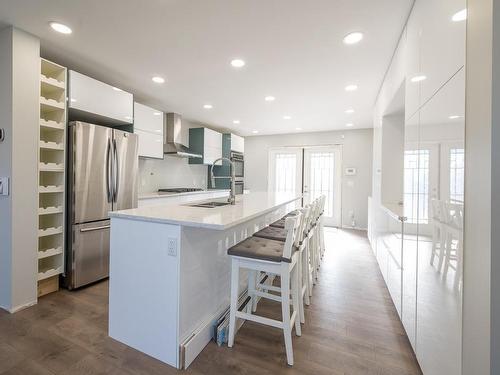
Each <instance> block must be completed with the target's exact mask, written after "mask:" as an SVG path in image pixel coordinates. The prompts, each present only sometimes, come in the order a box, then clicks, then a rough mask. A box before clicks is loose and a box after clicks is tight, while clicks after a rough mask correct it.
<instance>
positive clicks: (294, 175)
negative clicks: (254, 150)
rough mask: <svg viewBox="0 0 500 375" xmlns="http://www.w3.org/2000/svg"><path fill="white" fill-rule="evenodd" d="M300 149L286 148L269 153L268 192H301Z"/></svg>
mask: <svg viewBox="0 0 500 375" xmlns="http://www.w3.org/2000/svg"><path fill="white" fill-rule="evenodd" d="M302 154H303V152H302V148H299V147H286V148H279V149H272V150H270V151H269V177H268V189H269V191H270V192H279V193H295V194H299V193H301V192H302Z"/></svg>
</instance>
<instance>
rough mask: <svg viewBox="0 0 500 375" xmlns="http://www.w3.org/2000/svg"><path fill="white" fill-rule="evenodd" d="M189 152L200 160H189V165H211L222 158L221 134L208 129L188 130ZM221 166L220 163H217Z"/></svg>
mask: <svg viewBox="0 0 500 375" xmlns="http://www.w3.org/2000/svg"><path fill="white" fill-rule="evenodd" d="M189 150H190V152H192V153H194V154H200V155H201V156H202V157H201V158H190V159H189V164H208V165H211V164H212V163H213V162H214V161H215V160H216V159H218V158H220V157H221V156H222V134H221V133H219V132H216V131H215V130H212V129H208V128H191V129H189ZM217 165H222V161H219V162H217Z"/></svg>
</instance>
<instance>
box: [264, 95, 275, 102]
mask: <svg viewBox="0 0 500 375" xmlns="http://www.w3.org/2000/svg"><path fill="white" fill-rule="evenodd" d="M264 100H265V101H266V102H274V101H275V100H276V98H275V97H274V96H271V95H269V96H266V97H265V98H264Z"/></svg>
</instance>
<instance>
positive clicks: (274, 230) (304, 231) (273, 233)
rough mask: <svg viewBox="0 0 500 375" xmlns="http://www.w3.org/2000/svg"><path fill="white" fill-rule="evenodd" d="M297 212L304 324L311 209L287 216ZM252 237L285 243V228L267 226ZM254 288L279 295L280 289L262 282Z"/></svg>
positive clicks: (308, 302) (307, 289)
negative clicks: (298, 216)
mask: <svg viewBox="0 0 500 375" xmlns="http://www.w3.org/2000/svg"><path fill="white" fill-rule="evenodd" d="M299 212H300V213H301V214H302V219H301V224H300V225H299V231H298V237H299V241H298V249H297V251H298V252H299V256H298V262H299V264H298V272H299V291H300V296H299V297H300V298H299V312H300V322H301V323H305V313H304V303H305V304H306V305H308V306H309V305H310V299H309V293H310V292H309V289H310V287H311V286H310V282H309V280H310V276H309V270H310V268H309V248H308V241H307V240H306V239H307V236H308V234H309V220H310V217H311V216H310V212H311V207H310V206H306V207H304V208H303V209H300V210H297V211H295V212H294V214H292V215H290V214H289V215H290V216H289V217H293V216H296V215H297V213H299ZM287 216H288V215H287ZM253 235H254V237H260V238H266V239H269V240H275V241H281V242H285V241H286V235H287V231H286V229H285V228H279V227H271V226H269V227H266V228H264V229H261V230H260V231H258V232H256V233H254V234H253ZM268 277H269V275H268ZM256 288H257V290H267V291H274V292H279V293H281V289H280V287H276V286H273V285H266V284H264V283H263V282H258V283H257V285H256ZM255 309H256V305H255V306H253V307H252V311H255Z"/></svg>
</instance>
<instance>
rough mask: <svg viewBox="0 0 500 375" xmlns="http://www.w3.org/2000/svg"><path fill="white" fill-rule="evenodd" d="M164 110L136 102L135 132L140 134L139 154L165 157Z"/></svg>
mask: <svg viewBox="0 0 500 375" xmlns="http://www.w3.org/2000/svg"><path fill="white" fill-rule="evenodd" d="M163 116H164V114H163V112H162V111H158V110H156V109H154V108H150V107H147V106H145V105H143V104H139V103H134V133H135V134H137V135H138V136H139V156H141V157H145V158H156V159H163Z"/></svg>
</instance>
